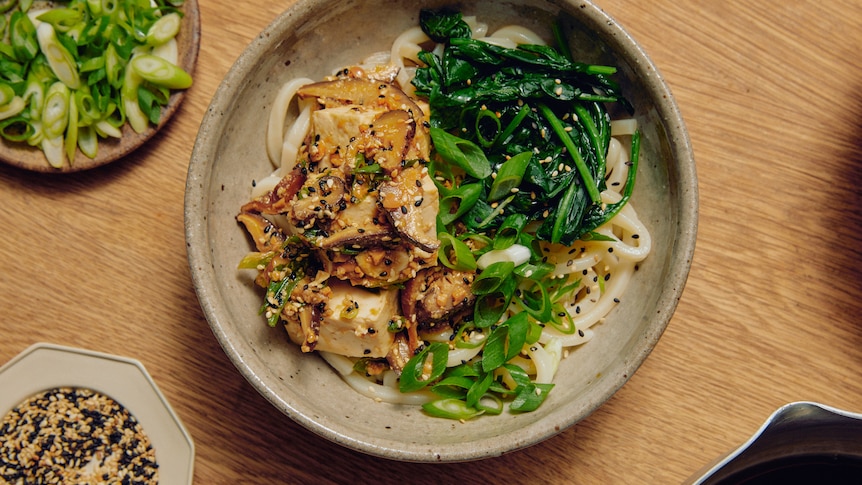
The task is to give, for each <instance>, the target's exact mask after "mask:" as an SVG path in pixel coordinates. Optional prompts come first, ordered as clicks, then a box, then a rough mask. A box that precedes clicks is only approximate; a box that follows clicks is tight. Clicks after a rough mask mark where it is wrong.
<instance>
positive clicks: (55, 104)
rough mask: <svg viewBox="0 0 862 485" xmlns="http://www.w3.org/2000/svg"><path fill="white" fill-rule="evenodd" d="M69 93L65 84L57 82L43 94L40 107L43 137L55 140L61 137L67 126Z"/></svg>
mask: <svg viewBox="0 0 862 485" xmlns="http://www.w3.org/2000/svg"><path fill="white" fill-rule="evenodd" d="M69 99H70V91H69V88H68V87H67V86H66V84H64V83H62V82H60V81H57V82H55V83H54V84H52V85H51V87H50V88H48V91H47V92H46V93H45V102H44V104H43V106H42V117H41V119H42V129H43V130H44V131H45V136H47V137H48V138H55V137H58V136H62V135H63V132H65V131H66V127H67V126H68V125H69V106H70V103H69Z"/></svg>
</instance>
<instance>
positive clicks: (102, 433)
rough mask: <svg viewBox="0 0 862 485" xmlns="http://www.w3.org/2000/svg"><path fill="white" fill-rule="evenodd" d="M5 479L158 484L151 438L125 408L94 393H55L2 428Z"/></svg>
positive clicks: (24, 406) (0, 468)
mask: <svg viewBox="0 0 862 485" xmlns="http://www.w3.org/2000/svg"><path fill="white" fill-rule="evenodd" d="M0 478H2V479H4V480H6V481H8V482H9V483H21V481H22V480H23V483H85V482H109V483H135V484H149V483H158V464H157V463H156V456H155V451H154V450H153V447H152V444H151V442H150V439H149V437H148V436H147V434H146V433H145V432H144V430H143V428H142V426H141V424H140V423H139V422H138V420H137V419H136V418H135V417H134V416H133V415H132V414H131V413H129V411H128V409H126V408H125V407H124V406H123V405H121V404H120V403H118V402H117V401H115V400H113V399H111V398H110V397H108V396H106V395H104V394H102V393H99V392H95V391H92V390H89V389H80V388H69V387H67V388H54V389H50V390H48V391H44V392H41V393H39V394H36V395H34V396H32V397H31V398H29V399H27V400H26V401H24V402H22V403H21V404H20V405H18V406H16V407H15V408H14V409H13V410H12V411H10V412H9V413H7V414H6V416H5V417H4V418H3V421H2V423H0Z"/></svg>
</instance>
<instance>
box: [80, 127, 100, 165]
mask: <svg viewBox="0 0 862 485" xmlns="http://www.w3.org/2000/svg"><path fill="white" fill-rule="evenodd" d="M78 148H79V149H80V150H81V153H83V154H84V155H86V156H88V157H90V158H96V155H98V154H99V137H98V136H97V135H96V129H95V128H93V127H92V126H81V127H78Z"/></svg>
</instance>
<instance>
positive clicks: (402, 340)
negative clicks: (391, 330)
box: [386, 332, 414, 376]
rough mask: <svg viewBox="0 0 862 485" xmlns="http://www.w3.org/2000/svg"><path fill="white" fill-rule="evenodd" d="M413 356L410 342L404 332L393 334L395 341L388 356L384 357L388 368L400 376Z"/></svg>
mask: <svg viewBox="0 0 862 485" xmlns="http://www.w3.org/2000/svg"><path fill="white" fill-rule="evenodd" d="M413 355H414V354H413V349H411V348H410V340H409V339H408V338H407V335H405V334H404V332H399V333H397V334H395V341H394V342H393V344H392V347H391V349H390V350H389V354H387V355H386V361H387V362H388V363H389V368H390V369H392V370H393V371H395V373H396V374H397V375H399V376H400V375H401V372H402V371H403V370H404V367H405V366H406V365H407V362H409V361H410V358H411V357H413Z"/></svg>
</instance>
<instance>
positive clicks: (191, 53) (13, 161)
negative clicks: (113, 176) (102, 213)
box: [0, 0, 201, 173]
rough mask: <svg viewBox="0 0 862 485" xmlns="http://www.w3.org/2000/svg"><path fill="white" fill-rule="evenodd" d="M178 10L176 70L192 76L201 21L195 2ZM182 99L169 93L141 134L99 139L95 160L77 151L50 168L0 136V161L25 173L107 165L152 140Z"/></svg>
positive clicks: (36, 152)
mask: <svg viewBox="0 0 862 485" xmlns="http://www.w3.org/2000/svg"><path fill="white" fill-rule="evenodd" d="M182 10H183V21H182V25H181V26H180V32H179V34H178V35H177V51H178V52H179V58H178V63H179V66H180V67H182V68H183V69H185V70H186V71H187V72H189V73H192V72H193V71H194V67H195V62H196V61H197V57H198V49H199V47H200V40H201V19H200V11H199V9H198V2H197V0H186V1H185V3H184V4H183V8H182ZM184 97H185V90H179V91H175V92H173V93H172V94H171V98H170V100H169V101H168V104H167V105H166V106H165V107H164V108H162V117H161V120H160V121H159V124H158V125H150V126H149V128H148V129H147V130H146V131H144V132H143V133H136V132H135V131H134V130H133V129H132V128H131V126H129V124H128V123H127V124H125V125H124V126H123V128H122V132H123V136H122V137H121V138H100V139H99V152H98V154H97V155H96V158H89V157H87V156H86V155H84V154H83V153H81V151H80V150H77V151H76V152H75V159H74V160H72V163H71V164H70V163H68V161H67V162H66V163H65V164H64V165H63V166H62V167H60V168H54V167H52V166H51V165H50V164H49V163H48V160H47V159H46V158H45V154H44V153H42V150H40V149H39V148H38V147H31V146H30V145H28V144H26V143H23V142H21V143H15V142H10V141H8V140H6V139H5V138H2V137H0V160H2V161H3V162H5V163H8V164H10V165H14V166H16V167H20V168H23V169H26V170H32V171H35V172H46V173H56V172H79V171H82V170H88V169H91V168H95V167H99V166H102V165H105V164H107V163H111V162H113V161H116V160H119V159H120V158H123V157H124V156H126V155H128V154H129V153H131V152H132V151H134V150H135V149H137V148H138V147H140V146H141V145H143V144H144V143H146V142H147V141H148V140H149V139H150V138H152V137H153V136H154V135H155V134H156V133H157V132H158V131H159V130H160V129H161V128H162V127H163V126H164V125H165V124H166V123H167V122H168V120H169V119H170V118H171V116H173V114H174V112H176V110H177V108H178V107H179V106H180V103H182V101H183V98H184Z"/></svg>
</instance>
